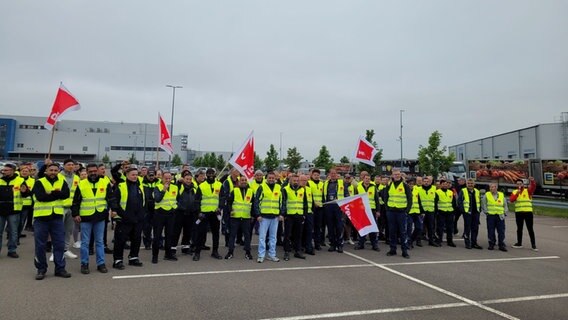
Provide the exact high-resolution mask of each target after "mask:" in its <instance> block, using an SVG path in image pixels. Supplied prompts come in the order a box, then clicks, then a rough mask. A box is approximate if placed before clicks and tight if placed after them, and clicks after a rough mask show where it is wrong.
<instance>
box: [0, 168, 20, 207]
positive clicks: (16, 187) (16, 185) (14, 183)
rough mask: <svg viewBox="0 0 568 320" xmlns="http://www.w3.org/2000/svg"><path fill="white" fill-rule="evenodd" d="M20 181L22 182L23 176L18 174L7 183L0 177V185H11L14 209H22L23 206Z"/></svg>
mask: <svg viewBox="0 0 568 320" xmlns="http://www.w3.org/2000/svg"><path fill="white" fill-rule="evenodd" d="M22 183H24V178H22V177H19V176H18V177H15V178H14V179H12V180H11V181H10V182H9V183H6V181H4V180H3V179H0V186H11V187H12V193H13V194H14V211H22V207H23V206H24V201H23V198H22V191H21V190H20V188H21V187H22Z"/></svg>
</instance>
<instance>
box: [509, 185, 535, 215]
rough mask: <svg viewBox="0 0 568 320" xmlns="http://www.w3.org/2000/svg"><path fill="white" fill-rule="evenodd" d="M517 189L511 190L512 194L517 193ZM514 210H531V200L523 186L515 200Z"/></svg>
mask: <svg viewBox="0 0 568 320" xmlns="http://www.w3.org/2000/svg"><path fill="white" fill-rule="evenodd" d="M518 193H519V190H515V191H513V194H518ZM515 212H533V207H532V200H531V197H530V195H529V192H528V190H527V189H526V188H525V189H523V191H522V192H521V194H520V195H519V196H518V197H517V201H515Z"/></svg>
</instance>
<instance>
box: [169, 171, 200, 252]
mask: <svg viewBox="0 0 568 320" xmlns="http://www.w3.org/2000/svg"><path fill="white" fill-rule="evenodd" d="M181 176H182V179H181V182H178V183H177V186H178V189H179V192H178V196H177V209H176V215H175V221H174V235H173V238H172V251H173V252H174V253H176V252H177V245H178V242H179V238H180V236H181V235H182V231H183V236H182V238H181V252H182V253H185V254H191V250H190V249H191V245H190V242H191V235H192V233H193V226H194V224H195V216H196V215H197V212H198V211H199V208H197V205H196V202H195V192H196V187H195V185H194V184H193V175H192V174H191V171H189V170H185V171H182V172H181Z"/></svg>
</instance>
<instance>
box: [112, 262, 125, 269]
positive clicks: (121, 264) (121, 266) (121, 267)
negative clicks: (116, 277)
mask: <svg viewBox="0 0 568 320" xmlns="http://www.w3.org/2000/svg"><path fill="white" fill-rule="evenodd" d="M112 267H113V268H115V269H118V270H124V268H125V267H124V263H122V260H119V261H116V262H115V263H113V264H112Z"/></svg>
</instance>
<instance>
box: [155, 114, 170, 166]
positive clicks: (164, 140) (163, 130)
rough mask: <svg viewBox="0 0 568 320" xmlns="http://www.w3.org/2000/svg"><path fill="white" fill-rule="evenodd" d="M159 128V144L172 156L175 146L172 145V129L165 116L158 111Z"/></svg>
mask: <svg viewBox="0 0 568 320" xmlns="http://www.w3.org/2000/svg"><path fill="white" fill-rule="evenodd" d="M158 128H159V137H158V139H159V141H158V144H159V146H160V148H162V150H164V151H165V152H166V153H167V154H169V155H170V156H171V155H172V154H173V153H174V147H172V137H171V136H170V131H169V130H168V126H166V122H165V121H164V118H162V116H161V115H160V113H159V112H158Z"/></svg>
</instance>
